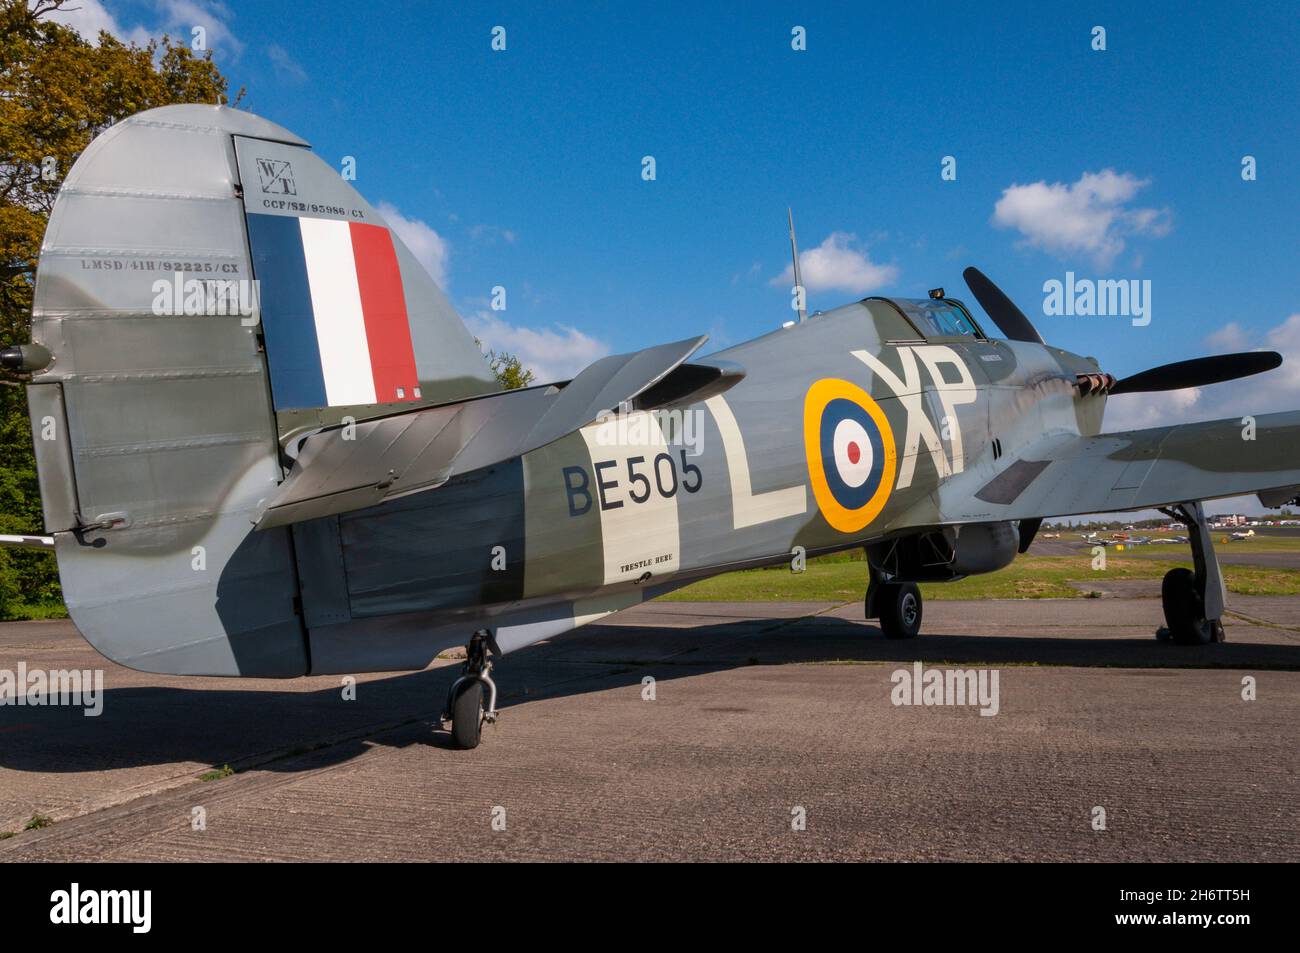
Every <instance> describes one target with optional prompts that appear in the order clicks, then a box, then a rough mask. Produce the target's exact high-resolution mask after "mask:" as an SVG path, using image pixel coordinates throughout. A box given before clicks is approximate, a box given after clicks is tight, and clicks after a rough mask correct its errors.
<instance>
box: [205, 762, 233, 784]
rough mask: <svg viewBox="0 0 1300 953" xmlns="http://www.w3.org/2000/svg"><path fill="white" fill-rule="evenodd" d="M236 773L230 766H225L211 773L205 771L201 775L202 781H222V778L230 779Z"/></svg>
mask: <svg viewBox="0 0 1300 953" xmlns="http://www.w3.org/2000/svg"><path fill="white" fill-rule="evenodd" d="M234 773H235V769H234V768H232V767H231V766H230V765H228V764H223V765H222V766H221V767H219V768H214V769H213V770H211V771H204V772H203V773H202V774H200V775H199V780H200V781H220V780H221V779H222V778H228V777H230V776H231V775H232V774H234Z"/></svg>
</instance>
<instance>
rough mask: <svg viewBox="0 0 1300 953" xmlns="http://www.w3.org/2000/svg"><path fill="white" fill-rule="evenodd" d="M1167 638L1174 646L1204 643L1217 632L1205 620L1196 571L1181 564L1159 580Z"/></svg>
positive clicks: (1203, 604)
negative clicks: (1167, 631) (1197, 586)
mask: <svg viewBox="0 0 1300 953" xmlns="http://www.w3.org/2000/svg"><path fill="white" fill-rule="evenodd" d="M1160 602H1161V604H1162V605H1163V607H1164V610H1165V624H1166V625H1167V626H1168V627H1169V638H1170V639H1171V640H1172V641H1173V642H1174V643H1175V644H1177V645H1204V644H1206V643H1207V642H1210V641H1212V640H1213V639H1214V638H1215V636H1216V632H1215V631H1214V628H1213V627H1212V626H1211V625H1210V623H1209V622H1207V621H1206V619H1205V603H1204V601H1203V600H1202V599H1201V594H1200V592H1199V591H1197V588H1196V574H1195V573H1194V572H1192V571H1191V570H1190V569H1187V568H1183V567H1180V568H1178V569H1171V570H1169V572H1167V573H1165V578H1164V579H1163V580H1162V581H1161V583H1160Z"/></svg>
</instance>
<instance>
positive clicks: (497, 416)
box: [257, 336, 744, 529]
mask: <svg viewBox="0 0 1300 953" xmlns="http://www.w3.org/2000/svg"><path fill="white" fill-rule="evenodd" d="M705 340H706V338H705V337H703V336H701V337H697V338H689V339H687V340H684V341H678V342H676V343H674V344H662V345H659V346H657V347H652V348H647V349H646V350H644V351H637V352H635V353H632V354H616V355H612V356H610V357H606V358H602V359H601V360H599V361H597V362H596V363H594V364H592V365H591V366H590V367H588V368H587V369H586V370H584V371H583V372H582V373H581V374H579V375H578V376H577V377H575V378H574V379H573V380H572V381H569V382H568V383H567V384H562V385H558V386H557V385H552V386H542V387H533V388H528V389H526V390H512V391H505V392H502V393H499V394H493V395H491V396H488V397H481V398H476V399H473V400H469V401H464V402H461V403H456V404H448V405H442V406H437V407H429V408H424V409H420V410H415V411H410V412H408V413H404V414H398V415H393V416H388V417H380V418H376V419H374V420H368V421H363V422H361V423H357V424H355V425H353V427H352V428H351V429H349V428H344V427H342V426H338V427H330V428H327V429H325V430H322V431H319V432H317V433H314V434H312V435H310V436H308V437H307V438H306V440H305V442H304V443H303V445H302V449H301V451H300V452H299V454H298V458H297V460H296V462H295V464H294V467H293V470H292V472H291V473H290V474H289V478H288V479H287V480H286V481H285V482H284V483H283V484H281V486H280V487H279V489H278V490H277V491H276V492H275V493H274V494H273V495H272V497H271V498H270V499H269V500H268V501H266V502H265V504H264V507H263V510H262V513H261V515H260V517H259V519H258V521H257V528H258V529H269V528H271V527H274V526H284V525H287V524H289V523H297V522H301V521H303V520H309V519H316V518H318V517H322V516H331V515H334V514H336V513H345V512H350V511H353V510H359V509H365V508H367V507H370V506H376V505H378V504H380V503H383V502H385V501H386V500H390V499H396V498H397V497H401V496H407V495H409V494H411V493H418V492H423V491H426V490H432V489H435V488H437V487H439V486H441V485H442V484H444V483H446V482H447V481H448V480H449V479H451V478H452V477H453V476H457V475H460V474H464V473H469V472H471V471H474V470H479V469H482V468H484V467H488V466H492V465H493V464H496V463H500V462H502V461H505V460H510V459H513V458H515V457H518V456H522V455H523V454H525V453H529V452H531V451H533V450H536V449H538V448H540V447H543V446H546V445H547V444H549V443H552V442H554V441H556V440H559V439H560V438H561V437H564V436H566V435H567V434H570V433H572V432H573V431H575V430H578V429H580V428H582V427H584V426H586V425H587V424H589V423H591V422H592V421H594V420H596V419H598V418H599V417H600V416H601V415H602V414H605V413H610V412H614V411H617V410H618V409H619V408H620V407H622V406H625V405H627V406H630V407H631V408H633V409H636V410H645V409H651V408H657V407H664V406H668V405H671V404H675V403H678V402H679V401H683V400H699V399H703V397H705V396H708V395H711V394H714V393H720V392H721V391H723V390H726V389H727V388H728V387H730V386H732V385H733V384H735V383H736V382H737V381H738V380H740V379H741V378H742V377H744V370H743V369H742V368H740V367H738V366H735V365H729V364H726V363H725V362H716V363H714V364H686V363H684V362H685V361H686V359H687V358H688V357H690V356H691V355H692V354H693V353H694V352H695V351H696V350H698V349H699V348H700V347H701V346H702V345H703V344H704V342H705Z"/></svg>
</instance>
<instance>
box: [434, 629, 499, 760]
mask: <svg viewBox="0 0 1300 953" xmlns="http://www.w3.org/2000/svg"><path fill="white" fill-rule="evenodd" d="M492 644H495V643H492V633H491V632H489V631H488V630H486V629H480V630H479V631H478V632H475V633H474V637H473V638H472V639H470V640H469V645H467V646H466V647H465V667H464V668H463V669H462V670H461V676H460V678H458V679H456V681H454V682H453V683H452V685H451V689H450V690H449V691H448V692H447V708H446V711H445V712H443V715H442V722H443V724H444V726H445V725H446V723H447V722H448V721H450V722H451V741H452V745H453V746H455V747H457V748H460V749H462V750H465V751H468V750H470V749H473V748H477V747H478V743H479V741H480V740H481V739H482V730H483V726H484V725H485V724H487V725H491V724H494V723H495V722H496V720H497V686H496V683H495V682H494V681H492V674H491V673H492V650H491V645H492ZM485 690H486V692H487V702H486V704H485V703H484V700H483V693H484V691H485Z"/></svg>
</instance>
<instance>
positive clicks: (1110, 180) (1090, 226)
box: [993, 169, 1172, 267]
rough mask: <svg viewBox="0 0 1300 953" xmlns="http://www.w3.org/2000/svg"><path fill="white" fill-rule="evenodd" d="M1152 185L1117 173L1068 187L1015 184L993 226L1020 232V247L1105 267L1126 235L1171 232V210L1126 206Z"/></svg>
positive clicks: (1002, 200) (1087, 178)
mask: <svg viewBox="0 0 1300 953" xmlns="http://www.w3.org/2000/svg"><path fill="white" fill-rule="evenodd" d="M1150 184H1151V180H1150V179H1139V178H1137V177H1136V176H1134V175H1132V174H1131V173H1128V172H1123V173H1116V172H1115V171H1114V170H1113V169H1102V170H1101V171H1100V172H1085V173H1083V175H1081V176H1080V177H1079V181H1077V182H1073V183H1071V184H1069V185H1066V184H1065V183H1063V182H1053V183H1052V184H1051V185H1048V184H1047V182H1045V181H1042V180H1040V181H1038V182H1032V183H1030V184H1028V185H1016V184H1012V185H1010V186H1008V187H1007V188H1006V189H1005V190H1004V191H1003V192H1002V197H1001V198H1000V199H998V201H997V204H996V205H995V206H994V208H993V224H995V225H997V226H998V227H999V228H1014V229H1016V230H1017V231H1019V232H1020V234H1022V235H1023V236H1024V241H1023V242H1022V243H1021V244H1024V245H1031V246H1033V247H1035V248H1041V249H1042V250H1044V251H1047V252H1051V253H1053V254H1071V253H1083V254H1086V255H1089V256H1091V257H1092V259H1093V261H1094V262H1095V263H1096V264H1097V265H1098V267H1105V266H1107V265H1109V264H1110V263H1111V262H1112V261H1113V260H1114V259H1115V256H1116V255H1118V254H1119V253H1120V252H1121V251H1123V250H1124V245H1125V236H1127V235H1150V236H1153V237H1156V238H1159V237H1162V236H1164V235H1167V234H1169V230H1170V228H1171V227H1172V226H1171V224H1170V218H1171V213H1170V211H1169V209H1167V208H1162V209H1157V208H1126V207H1125V206H1126V205H1127V203H1129V202H1131V201H1132V200H1133V199H1134V197H1136V196H1137V194H1138V192H1139V191H1141V190H1142V189H1144V188H1146V187H1147V186H1148V185H1150Z"/></svg>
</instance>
